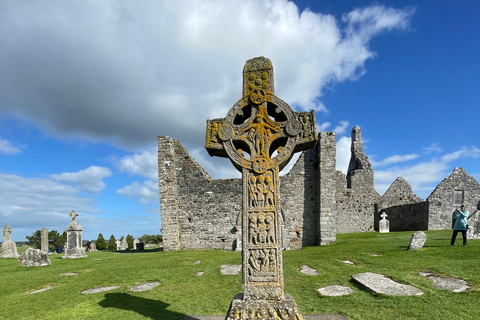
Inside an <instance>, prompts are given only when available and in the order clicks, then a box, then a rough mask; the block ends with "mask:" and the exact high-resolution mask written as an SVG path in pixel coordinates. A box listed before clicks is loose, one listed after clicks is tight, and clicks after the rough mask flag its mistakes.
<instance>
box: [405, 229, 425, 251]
mask: <svg viewBox="0 0 480 320" xmlns="http://www.w3.org/2000/svg"><path fill="white" fill-rule="evenodd" d="M425 241H427V234H426V233H425V232H423V231H417V232H415V233H414V234H412V237H411V238H410V243H409V244H408V248H407V250H420V249H422V248H423V245H424V244H425Z"/></svg>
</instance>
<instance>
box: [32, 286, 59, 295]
mask: <svg viewBox="0 0 480 320" xmlns="http://www.w3.org/2000/svg"><path fill="white" fill-rule="evenodd" d="M53 288H55V287H46V288H41V289H38V290H33V291H30V292H29V294H34V293H39V292H43V291H47V290H50V289H53Z"/></svg>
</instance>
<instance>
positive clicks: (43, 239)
mask: <svg viewBox="0 0 480 320" xmlns="http://www.w3.org/2000/svg"><path fill="white" fill-rule="evenodd" d="M40 250H42V251H43V252H48V229H47V228H42V234H41V245H40Z"/></svg>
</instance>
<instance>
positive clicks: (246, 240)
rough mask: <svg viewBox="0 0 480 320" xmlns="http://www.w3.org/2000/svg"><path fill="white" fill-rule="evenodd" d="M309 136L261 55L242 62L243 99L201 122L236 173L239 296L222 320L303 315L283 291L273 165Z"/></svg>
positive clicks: (307, 143)
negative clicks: (217, 116) (238, 187)
mask: <svg viewBox="0 0 480 320" xmlns="http://www.w3.org/2000/svg"><path fill="white" fill-rule="evenodd" d="M316 139H317V134H316V122H315V113H314V112H313V111H312V112H293V110H292V109H291V108H290V106H289V105H288V104H287V103H285V102H284V101H282V100H280V99H279V98H278V97H277V96H275V94H274V85H273V67H272V63H271V61H270V60H269V59H266V58H264V57H259V58H254V59H251V60H248V61H247V63H246V64H245V67H244V69H243V97H242V98H241V99H240V100H239V101H238V102H237V103H236V104H235V105H234V106H233V107H232V108H231V109H230V111H229V112H228V113H227V116H226V117H225V118H224V119H213V120H207V132H206V144H205V148H206V149H207V150H208V153H209V154H210V156H220V157H227V158H229V159H230V161H231V162H232V163H233V165H234V166H235V167H236V168H237V170H239V171H241V172H242V179H243V209H242V229H243V232H242V234H243V236H242V237H243V239H242V275H243V277H242V278H243V294H238V295H236V296H235V297H234V299H233V301H232V303H231V305H230V309H229V311H228V314H227V317H226V319H227V320H233V319H288V320H301V319H303V318H302V315H301V313H300V310H299V309H298V307H297V305H296V303H295V300H294V299H293V297H292V296H290V295H288V294H287V295H286V294H284V291H283V264H282V239H281V230H280V229H281V211H280V205H279V204H280V199H279V195H280V180H279V171H280V170H281V169H282V168H283V167H285V166H286V165H287V163H288V161H289V160H290V159H291V157H292V156H293V153H294V152H297V151H302V150H306V149H309V148H311V147H313V146H314V145H315V142H316Z"/></svg>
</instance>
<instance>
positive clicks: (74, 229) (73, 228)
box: [62, 210, 87, 259]
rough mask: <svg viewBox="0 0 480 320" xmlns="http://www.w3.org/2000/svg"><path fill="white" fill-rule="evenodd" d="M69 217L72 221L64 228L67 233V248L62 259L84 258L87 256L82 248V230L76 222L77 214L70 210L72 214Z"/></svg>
mask: <svg viewBox="0 0 480 320" xmlns="http://www.w3.org/2000/svg"><path fill="white" fill-rule="evenodd" d="M70 217H71V218H72V221H70V224H69V225H68V227H66V228H65V231H66V232H67V247H66V249H65V255H64V256H63V257H62V258H63V259H77V258H85V257H86V256H87V255H86V254H85V248H83V246H82V231H83V228H82V226H81V225H79V224H78V223H77V220H76V217H78V213H76V212H75V210H72V212H70Z"/></svg>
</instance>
